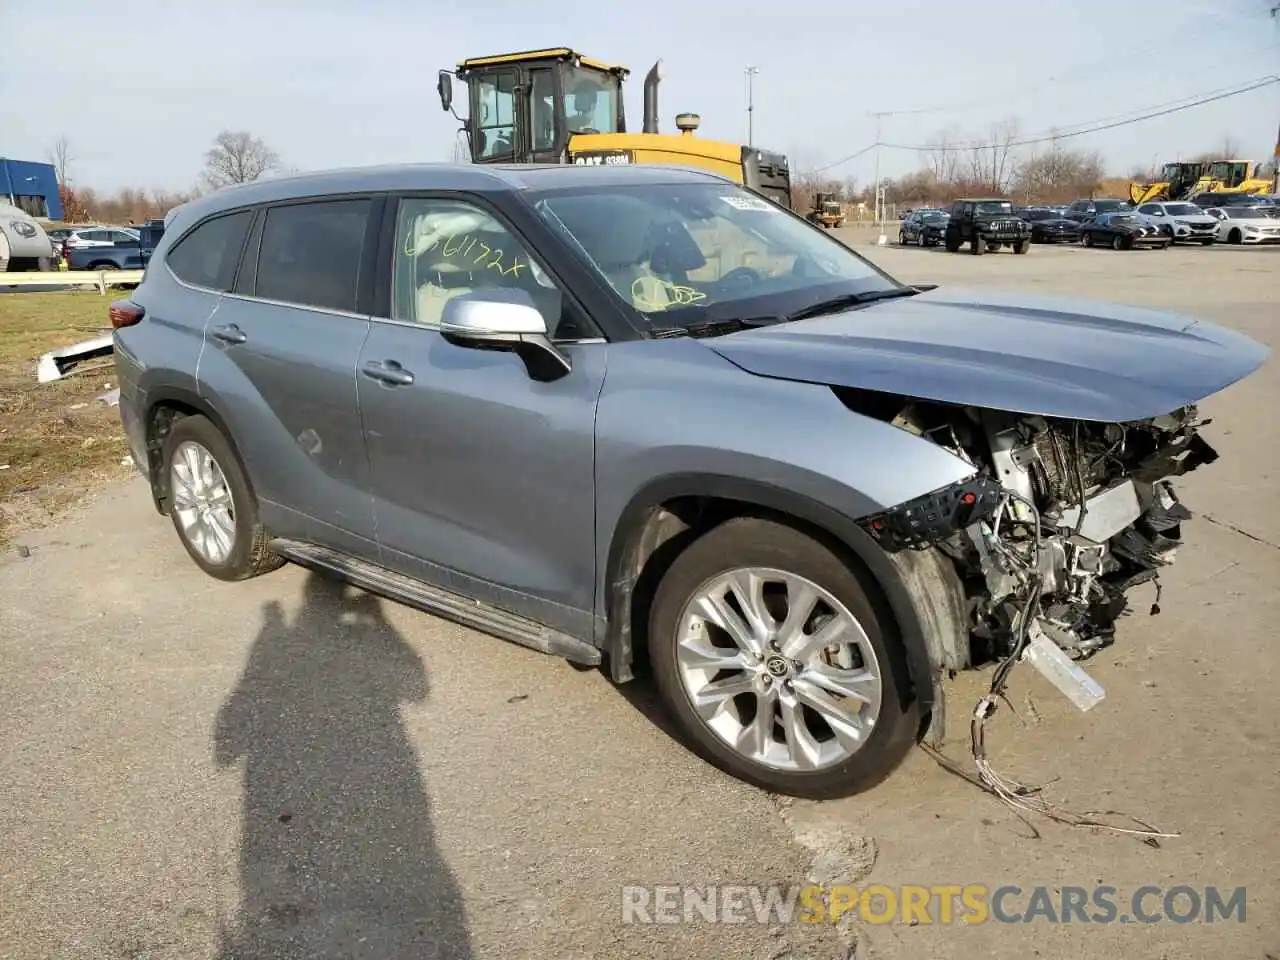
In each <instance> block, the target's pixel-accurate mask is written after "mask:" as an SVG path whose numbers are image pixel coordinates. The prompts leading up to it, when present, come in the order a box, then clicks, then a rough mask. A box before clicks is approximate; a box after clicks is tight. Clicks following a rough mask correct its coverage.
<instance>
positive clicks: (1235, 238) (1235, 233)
mask: <svg viewBox="0 0 1280 960" xmlns="http://www.w3.org/2000/svg"><path fill="white" fill-rule="evenodd" d="M1227 243H1244V235H1243V234H1241V233H1240V231H1239V230H1232V231H1231V232H1230V233H1229V234H1227Z"/></svg>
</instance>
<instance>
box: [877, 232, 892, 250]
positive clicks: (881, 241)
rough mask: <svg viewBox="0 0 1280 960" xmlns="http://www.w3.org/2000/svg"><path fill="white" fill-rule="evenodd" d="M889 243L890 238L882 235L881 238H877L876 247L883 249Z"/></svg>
mask: <svg viewBox="0 0 1280 960" xmlns="http://www.w3.org/2000/svg"><path fill="white" fill-rule="evenodd" d="M888 242H889V238H888V237H887V236H886V235H885V234H883V233H882V234H880V236H878V237H876V246H877V247H883V246H884V245H885V244H887V243H888Z"/></svg>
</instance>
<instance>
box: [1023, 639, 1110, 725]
mask: <svg viewBox="0 0 1280 960" xmlns="http://www.w3.org/2000/svg"><path fill="white" fill-rule="evenodd" d="M1028 633H1029V635H1030V640H1029V642H1028V643H1027V646H1026V649H1025V650H1023V652H1022V659H1023V660H1025V661H1026V662H1027V663H1029V664H1031V666H1033V667H1035V668H1036V670H1037V672H1039V674H1040V675H1041V676H1042V677H1044V678H1045V679H1046V680H1048V681H1049V682H1050V683H1052V684H1053V685H1054V686H1055V687H1057V688H1058V690H1059V691H1061V692H1062V694H1063V696H1065V697H1066V698H1067V699H1068V700H1070V701H1071V702H1072V703H1074V704H1075V705H1076V706H1077V707H1079V708H1080V709H1081V710H1086V711H1087V710H1092V709H1093V708H1094V707H1096V706H1097V705H1098V704H1099V703H1101V702H1102V700H1103V698H1104V697H1105V696H1106V695H1107V692H1106V691H1105V690H1103V689H1102V685H1101V684H1100V683H1098V681H1096V680H1094V679H1093V677H1091V676H1089V675H1088V674H1087V673H1085V672H1084V671H1083V670H1081V669H1080V667H1079V666H1077V665H1076V663H1075V662H1074V661H1073V660H1072V659H1071V658H1070V657H1068V656H1067V655H1066V653H1064V652H1063V650H1062V648H1061V647H1059V646H1058V645H1057V644H1056V643H1054V642H1053V641H1052V640H1050V639H1049V638H1048V637H1047V636H1046V635H1045V633H1044V631H1042V630H1041V629H1040V628H1039V626H1037V625H1036V624H1034V623H1032V624H1031V626H1030V628H1029V630H1028Z"/></svg>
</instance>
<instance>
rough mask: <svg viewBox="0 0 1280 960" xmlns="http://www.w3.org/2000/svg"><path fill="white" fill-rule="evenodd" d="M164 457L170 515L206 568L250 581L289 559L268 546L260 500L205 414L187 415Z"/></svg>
mask: <svg viewBox="0 0 1280 960" xmlns="http://www.w3.org/2000/svg"><path fill="white" fill-rule="evenodd" d="M161 456H162V464H163V469H164V471H165V475H166V478H167V483H168V492H169V497H168V500H169V516H170V518H171V519H172V520H173V526H174V529H175V530H177V532H178V539H179V540H181V541H182V545H183V546H184V547H185V548H186V550H187V553H188V554H189V555H190V557H191V559H192V560H194V561H195V562H196V564H197V565H198V566H199V567H200V568H201V569H202V570H204V572H205V573H207V574H209V575H210V576H212V577H217V578H218V579H219V580H246V579H248V578H249V577H256V576H258V575H259V574H261V573H266V572H267V571H269V570H274V569H276V568H277V567H279V566H280V565H281V564H283V563H284V559H283V558H281V557H279V556H277V555H276V554H273V553H271V551H269V550H268V549H267V532H266V530H265V529H264V528H263V526H262V523H261V522H260V521H259V520H258V501H257V498H256V497H255V496H254V495H253V491H252V490H251V489H250V487H249V481H248V479H247V478H246V477H245V474H244V470H243V469H242V468H241V466H240V460H239V458H238V457H237V456H236V454H235V452H234V451H233V450H232V449H231V444H230V443H228V442H227V438H226V437H224V436H223V435H222V431H221V430H219V429H218V428H217V427H216V426H214V424H213V422H212V421H210V420H208V419H207V418H205V417H200V416H191V417H184V418H182V419H181V420H179V421H177V423H175V424H174V425H173V429H172V430H170V431H169V435H168V437H166V438H165V442H164V448H163V452H162V454H161Z"/></svg>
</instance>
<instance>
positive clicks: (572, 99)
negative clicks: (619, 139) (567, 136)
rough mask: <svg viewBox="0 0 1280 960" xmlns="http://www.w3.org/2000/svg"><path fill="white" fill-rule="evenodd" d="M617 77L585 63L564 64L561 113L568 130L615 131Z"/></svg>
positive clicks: (616, 118)
mask: <svg viewBox="0 0 1280 960" xmlns="http://www.w3.org/2000/svg"><path fill="white" fill-rule="evenodd" d="M619 86H620V85H619V83H618V78H617V77H615V76H613V75H612V74H608V73H604V72H602V71H600V70H590V69H588V68H586V67H565V74H564V117H565V123H566V126H567V128H568V130H569V132H570V133H586V132H595V133H617V132H618V90H619Z"/></svg>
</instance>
